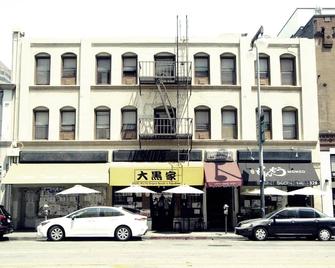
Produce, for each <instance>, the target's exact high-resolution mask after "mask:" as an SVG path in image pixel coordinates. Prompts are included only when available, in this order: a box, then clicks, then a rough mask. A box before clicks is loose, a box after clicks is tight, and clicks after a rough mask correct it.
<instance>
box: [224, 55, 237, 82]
mask: <svg viewBox="0 0 335 268" xmlns="http://www.w3.org/2000/svg"><path fill="white" fill-rule="evenodd" d="M221 84H222V85H236V56H235V55H234V54H232V53H224V54H222V55H221Z"/></svg>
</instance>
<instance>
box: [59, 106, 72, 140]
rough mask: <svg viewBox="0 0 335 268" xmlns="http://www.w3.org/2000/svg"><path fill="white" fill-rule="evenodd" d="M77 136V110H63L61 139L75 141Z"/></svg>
mask: <svg viewBox="0 0 335 268" xmlns="http://www.w3.org/2000/svg"><path fill="white" fill-rule="evenodd" d="M75 135H76V110H75V109H73V108H63V109H62V110H61V120H60V139H61V140H74V139H75Z"/></svg>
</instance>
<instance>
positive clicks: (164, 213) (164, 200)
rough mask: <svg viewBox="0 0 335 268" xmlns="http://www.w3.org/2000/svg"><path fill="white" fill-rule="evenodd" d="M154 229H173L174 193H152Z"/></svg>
mask: <svg viewBox="0 0 335 268" xmlns="http://www.w3.org/2000/svg"><path fill="white" fill-rule="evenodd" d="M151 217H152V230H156V231H171V230H172V229H173V227H172V224H173V204H172V194H170V195H169V194H164V195H163V194H152V204H151Z"/></svg>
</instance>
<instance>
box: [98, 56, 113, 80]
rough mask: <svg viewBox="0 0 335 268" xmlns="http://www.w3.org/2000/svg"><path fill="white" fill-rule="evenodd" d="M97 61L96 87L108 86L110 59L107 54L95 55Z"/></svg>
mask: <svg viewBox="0 0 335 268" xmlns="http://www.w3.org/2000/svg"><path fill="white" fill-rule="evenodd" d="M96 61H97V80H96V81H97V85H106V84H107V85H110V83H111V63H112V57H111V55H110V54H108V53H99V54H98V55H96Z"/></svg>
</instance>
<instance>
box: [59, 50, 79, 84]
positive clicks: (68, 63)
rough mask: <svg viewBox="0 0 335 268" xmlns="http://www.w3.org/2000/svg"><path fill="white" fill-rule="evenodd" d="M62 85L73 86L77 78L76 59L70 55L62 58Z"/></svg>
mask: <svg viewBox="0 0 335 268" xmlns="http://www.w3.org/2000/svg"><path fill="white" fill-rule="evenodd" d="M62 59H63V70H62V85H75V84H76V78H77V57H76V55H74V54H72V53H68V54H65V55H63V56H62Z"/></svg>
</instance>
